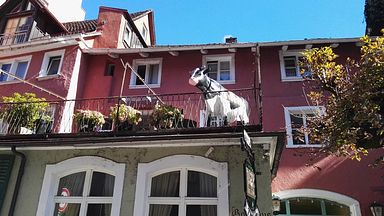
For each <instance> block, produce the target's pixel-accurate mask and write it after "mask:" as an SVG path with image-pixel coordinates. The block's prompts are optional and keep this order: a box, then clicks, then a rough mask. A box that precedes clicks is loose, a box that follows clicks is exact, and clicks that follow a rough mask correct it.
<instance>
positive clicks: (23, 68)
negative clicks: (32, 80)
mask: <svg viewBox="0 0 384 216" xmlns="http://www.w3.org/2000/svg"><path fill="white" fill-rule="evenodd" d="M30 60H31V56H28V57H22V58H18V59H12V60H7V61H5V62H3V63H1V62H0V69H1V70H2V71H5V72H8V73H9V74H12V75H8V74H5V73H0V82H7V81H13V80H17V79H16V78H14V77H13V76H16V77H18V78H20V79H25V76H26V74H27V70H28V67H29V62H30Z"/></svg>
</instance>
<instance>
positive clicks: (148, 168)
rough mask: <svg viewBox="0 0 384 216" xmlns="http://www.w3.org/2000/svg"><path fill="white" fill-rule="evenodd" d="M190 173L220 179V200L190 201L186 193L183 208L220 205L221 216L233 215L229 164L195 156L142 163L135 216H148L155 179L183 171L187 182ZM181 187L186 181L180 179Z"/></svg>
mask: <svg viewBox="0 0 384 216" xmlns="http://www.w3.org/2000/svg"><path fill="white" fill-rule="evenodd" d="M186 170H193V171H199V172H203V173H207V174H209V175H212V176H215V177H216V178H217V198H190V199H189V198H188V197H183V196H182V193H183V192H182V191H180V196H181V197H179V198H176V199H179V200H182V202H184V204H179V205H181V206H182V207H181V208H186V206H187V205H188V204H192V203H194V204H200V203H201V202H202V201H203V202H204V204H211V205H217V215H218V216H219V215H229V203H228V202H229V200H228V165H227V163H219V162H216V161H213V160H210V159H208V158H204V157H201V156H194V155H174V156H169V157H165V158H162V159H159V160H156V161H153V162H150V163H139V164H138V171H137V172H138V173H137V181H136V193H135V207H134V213H133V215H134V216H148V214H149V204H150V193H151V180H152V177H154V176H157V175H160V174H163V173H167V172H172V171H181V176H180V178H187V177H186V172H185V171H186ZM183 174H184V176H183ZM184 182H185V181H184ZM180 184H183V181H182V179H180ZM181 188H186V186H185V185H181ZM185 193H186V192H185ZM170 200H173V201H175V198H170ZM184 212H185V211H184ZM179 215H180V216H183V212H179Z"/></svg>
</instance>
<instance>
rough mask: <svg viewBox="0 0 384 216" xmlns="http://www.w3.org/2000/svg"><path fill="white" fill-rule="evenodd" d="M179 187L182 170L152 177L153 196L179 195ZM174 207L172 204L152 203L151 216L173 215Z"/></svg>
mask: <svg viewBox="0 0 384 216" xmlns="http://www.w3.org/2000/svg"><path fill="white" fill-rule="evenodd" d="M179 187H180V171H174V172H168V173H164V174H161V175H158V176H155V177H153V178H152V184H151V197H178V196H179ZM172 207H173V206H172V205H151V206H150V209H149V210H150V213H149V216H173V215H171V213H172ZM176 207H177V206H176Z"/></svg>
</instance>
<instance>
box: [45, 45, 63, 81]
mask: <svg viewBox="0 0 384 216" xmlns="http://www.w3.org/2000/svg"><path fill="white" fill-rule="evenodd" d="M64 54H65V49H62V50H55V51H50V52H46V53H45V54H44V59H43V63H42V64H41V69H40V74H39V77H56V76H59V75H60V74H61V67H62V66H63V62H64ZM55 56H61V60H60V65H59V70H58V71H57V74H51V75H48V74H47V73H48V66H49V59H50V58H51V57H55Z"/></svg>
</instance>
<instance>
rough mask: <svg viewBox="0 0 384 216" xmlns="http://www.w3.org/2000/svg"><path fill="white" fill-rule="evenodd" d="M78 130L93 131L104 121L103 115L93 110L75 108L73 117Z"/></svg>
mask: <svg viewBox="0 0 384 216" xmlns="http://www.w3.org/2000/svg"><path fill="white" fill-rule="evenodd" d="M73 118H74V119H75V121H76V123H77V125H78V129H79V131H80V132H94V131H97V130H99V129H100V128H101V126H102V125H103V124H104V123H105V120H104V115H103V114H102V113H101V112H98V111H93V110H81V109H79V110H77V111H76V113H75V114H74V117H73Z"/></svg>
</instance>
